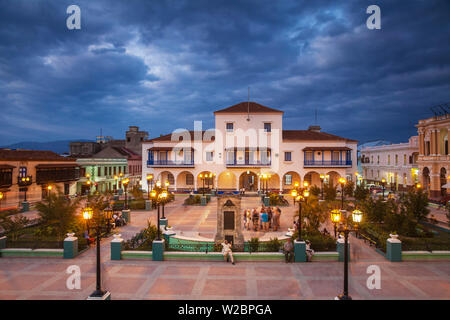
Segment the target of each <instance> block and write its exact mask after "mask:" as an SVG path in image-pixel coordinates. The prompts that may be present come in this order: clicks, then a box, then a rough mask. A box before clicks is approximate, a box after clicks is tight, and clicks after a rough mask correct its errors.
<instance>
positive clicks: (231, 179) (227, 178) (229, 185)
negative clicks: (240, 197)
mask: <svg viewBox="0 0 450 320" xmlns="http://www.w3.org/2000/svg"><path fill="white" fill-rule="evenodd" d="M236 187H237V178H236V175H235V174H234V173H233V172H231V171H223V172H221V173H220V174H219V176H218V177H217V189H218V190H233V191H234V190H236Z"/></svg>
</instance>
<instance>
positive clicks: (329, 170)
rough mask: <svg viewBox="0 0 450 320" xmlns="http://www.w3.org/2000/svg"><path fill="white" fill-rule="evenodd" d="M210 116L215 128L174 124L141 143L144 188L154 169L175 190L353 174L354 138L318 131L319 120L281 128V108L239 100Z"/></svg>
mask: <svg viewBox="0 0 450 320" xmlns="http://www.w3.org/2000/svg"><path fill="white" fill-rule="evenodd" d="M214 117H215V128H214V129H210V130H206V131H203V130H202V128H201V124H200V122H195V123H194V131H187V130H176V131H174V132H173V133H172V134H168V135H164V136H160V137H157V138H154V139H151V140H149V141H148V142H144V143H143V144H142V148H143V150H142V158H143V165H142V168H143V170H142V182H143V188H144V189H145V188H146V176H147V175H148V174H153V176H154V180H160V181H162V182H165V181H168V182H169V183H170V188H171V190H173V191H179V192H180V191H189V190H198V189H201V188H203V187H205V188H215V189H217V190H218V191H219V192H220V191H237V190H240V189H242V188H245V189H246V190H247V191H257V190H261V189H262V188H264V187H266V188H268V189H271V190H274V191H283V190H285V191H286V190H288V189H290V188H292V187H293V186H294V184H295V183H296V182H298V183H302V182H303V181H308V182H310V184H314V185H317V186H320V185H321V181H320V175H321V174H323V175H328V176H329V179H330V182H331V183H333V184H337V181H338V179H339V177H342V176H343V177H347V179H352V177H353V176H354V173H355V172H356V170H357V159H356V148H357V141H355V140H350V139H346V138H342V137H338V136H335V135H332V134H329V133H325V132H321V130H320V127H318V126H311V127H309V129H308V130H284V129H283V112H282V111H280V110H276V109H272V108H269V107H265V106H262V105H260V104H258V103H255V102H242V103H239V104H236V105H234V106H231V107H228V108H225V109H222V110H219V111H216V112H214ZM263 175H266V176H267V180H264V179H262V177H263ZM205 177H207V178H206V179H205Z"/></svg>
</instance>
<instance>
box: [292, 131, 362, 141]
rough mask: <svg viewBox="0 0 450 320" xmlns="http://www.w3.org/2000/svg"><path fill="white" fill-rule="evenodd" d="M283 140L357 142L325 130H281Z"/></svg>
mask: <svg viewBox="0 0 450 320" xmlns="http://www.w3.org/2000/svg"><path fill="white" fill-rule="evenodd" d="M285 140H292V141H296V140H317V141H320V140H338V141H347V142H358V141H356V140H352V139H347V138H343V137H339V136H335V135H334V134H330V133H326V132H318V131H312V130H283V141H285Z"/></svg>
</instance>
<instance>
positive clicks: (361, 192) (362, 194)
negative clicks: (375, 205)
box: [354, 184, 370, 201]
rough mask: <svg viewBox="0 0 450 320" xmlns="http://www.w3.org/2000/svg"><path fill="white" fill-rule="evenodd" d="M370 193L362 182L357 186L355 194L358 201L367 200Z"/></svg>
mask: <svg viewBox="0 0 450 320" xmlns="http://www.w3.org/2000/svg"><path fill="white" fill-rule="evenodd" d="M369 195H370V190H369V189H367V188H366V187H365V186H364V185H362V184H360V185H357V186H356V189H355V192H354V196H355V199H356V200H358V201H364V200H366V199H367V198H368V197H369Z"/></svg>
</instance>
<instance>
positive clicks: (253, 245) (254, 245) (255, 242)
mask: <svg viewBox="0 0 450 320" xmlns="http://www.w3.org/2000/svg"><path fill="white" fill-rule="evenodd" d="M248 246H249V249H250V251H251V252H256V251H258V248H259V238H258V237H253V238H251V239H250V240H249V241H248Z"/></svg>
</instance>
